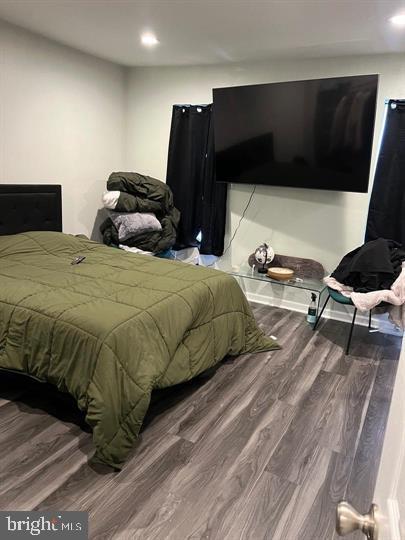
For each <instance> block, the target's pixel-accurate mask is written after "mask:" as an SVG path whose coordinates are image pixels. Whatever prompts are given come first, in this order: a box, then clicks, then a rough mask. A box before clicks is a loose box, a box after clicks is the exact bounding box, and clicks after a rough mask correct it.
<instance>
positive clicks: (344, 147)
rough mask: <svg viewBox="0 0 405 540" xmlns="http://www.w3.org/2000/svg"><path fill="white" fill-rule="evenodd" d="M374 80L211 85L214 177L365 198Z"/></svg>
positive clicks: (365, 78)
mask: <svg viewBox="0 0 405 540" xmlns="http://www.w3.org/2000/svg"><path fill="white" fill-rule="evenodd" d="M377 83H378V75H361V76H356V77H338V78H331V79H317V80H308V81H295V82H283V83H271V84H258V85H253V86H237V87H230V88H215V89H214V90H213V101H214V133H215V161H216V179H217V181H220V182H234V183H241V184H267V185H274V186H290V187H301V188H312V189H327V190H336V191H356V192H363V193H366V192H367V189H368V179H369V174H370V160H371V150H372V144H373V131H374V118H375V109H376V97H377Z"/></svg>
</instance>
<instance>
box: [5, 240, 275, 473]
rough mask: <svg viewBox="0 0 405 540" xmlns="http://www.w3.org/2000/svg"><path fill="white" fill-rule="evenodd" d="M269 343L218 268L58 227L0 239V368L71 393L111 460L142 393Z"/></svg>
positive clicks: (130, 439) (103, 456)
mask: <svg viewBox="0 0 405 540" xmlns="http://www.w3.org/2000/svg"><path fill="white" fill-rule="evenodd" d="M78 255H83V256H85V257H86V259H85V260H84V261H83V262H82V263H80V264H78V265H71V261H72V260H73V258H74V257H76V256H78ZM273 348H278V346H277V344H276V343H275V342H274V341H272V340H270V339H268V338H266V337H265V336H264V335H263V334H262V332H261V331H260V330H259V329H258V327H257V326H256V323H255V320H254V318H253V316H252V312H251V309H250V307H249V304H248V303H247V301H246V299H245V297H244V295H243V293H242V291H241V289H240V288H239V285H238V284H237V282H236V280H235V279H234V278H233V277H231V276H229V275H227V274H225V273H223V272H219V271H216V270H212V269H208V268H203V267H196V266H190V265H187V264H184V263H181V262H173V261H165V260H162V259H156V258H154V257H148V256H142V255H134V254H131V253H125V252H122V251H120V250H117V249H114V248H109V247H106V246H103V245H101V244H97V243H95V242H91V241H90V240H87V239H83V238H78V237H74V236H70V235H65V234H62V233H53V232H31V233H24V234H19V235H15V236H3V237H1V236H0V367H1V368H6V369H13V370H18V371H21V372H25V373H28V374H30V375H32V376H35V377H37V378H39V379H42V380H46V381H48V382H50V383H52V384H54V385H56V386H57V387H58V388H59V389H60V390H61V391H64V392H68V393H69V394H71V395H72V396H73V397H74V398H75V399H76V401H77V403H78V406H79V407H80V409H82V410H84V411H85V413H86V420H87V422H88V423H89V424H90V425H91V426H92V428H93V439H94V444H95V447H96V454H95V459H96V460H98V461H101V462H104V463H107V464H109V465H112V466H114V467H116V468H120V466H121V465H122V463H123V461H124V460H125V458H126V457H127V455H128V453H129V452H130V450H131V448H132V446H133V443H134V441H135V439H136V437H137V435H138V432H139V429H140V427H141V425H142V421H143V418H144V416H145V413H146V410H147V408H148V405H149V401H150V396H151V391H152V389H154V388H163V387H167V386H171V385H174V384H177V383H180V382H183V381H186V380H188V379H191V378H192V377H195V376H196V375H198V374H199V373H201V372H202V371H204V370H206V369H208V368H210V367H211V366H213V365H214V364H216V363H217V362H219V361H220V360H222V359H223V358H224V357H225V356H226V355H228V354H230V355H237V354H240V353H245V352H254V351H264V350H270V349H273Z"/></svg>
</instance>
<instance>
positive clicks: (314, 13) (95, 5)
mask: <svg viewBox="0 0 405 540" xmlns="http://www.w3.org/2000/svg"><path fill="white" fill-rule="evenodd" d="M398 13H404V14H405V1H400V0H0V19H4V20H6V21H9V22H11V23H14V24H17V25H19V26H22V27H24V28H26V29H28V30H31V31H33V32H37V33H39V34H42V35H44V36H46V37H49V38H52V39H54V40H57V41H59V42H61V43H64V44H66V45H70V46H72V47H75V48H77V49H80V50H82V51H85V52H88V53H91V54H94V55H96V56H99V57H101V58H105V59H108V60H112V61H114V62H117V63H119V64H123V65H127V66H140V65H142V66H149V65H190V64H218V63H224V62H241V61H250V60H264V59H267V58H309V57H310V58H316V57H325V56H341V55H353V54H370V53H390V52H401V51H405V28H402V29H400V28H395V27H393V26H392V25H391V24H390V23H389V21H388V19H389V18H390V17H391V16H393V15H396V14H398ZM144 31H153V32H154V33H155V34H156V36H157V38H158V39H159V41H160V44H159V45H157V46H156V47H154V48H150V49H148V48H145V47H144V46H142V45H141V43H140V35H141V34H142V32H144Z"/></svg>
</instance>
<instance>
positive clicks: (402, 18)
mask: <svg viewBox="0 0 405 540" xmlns="http://www.w3.org/2000/svg"><path fill="white" fill-rule="evenodd" d="M390 23H391V24H393V25H394V26H401V27H402V26H405V13H403V14H401V15H394V17H391V19H390Z"/></svg>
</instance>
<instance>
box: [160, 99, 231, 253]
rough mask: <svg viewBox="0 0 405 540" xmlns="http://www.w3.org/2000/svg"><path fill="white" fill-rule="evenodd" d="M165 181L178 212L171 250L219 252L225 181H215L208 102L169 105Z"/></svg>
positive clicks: (222, 224)
mask: <svg viewBox="0 0 405 540" xmlns="http://www.w3.org/2000/svg"><path fill="white" fill-rule="evenodd" d="M166 182H167V184H168V186H169V187H170V188H171V190H172V191H173V197H174V205H175V206H176V208H178V209H179V210H180V212H181V218H180V224H179V228H178V234H177V242H176V245H175V249H182V248H185V247H190V246H197V247H199V249H200V252H201V253H202V254H206V255H217V256H220V255H222V253H223V251H224V236H225V220H226V198H227V184H222V183H219V182H216V181H215V153H214V124H213V110H212V105H174V106H173V114H172V125H171V131H170V142H169V156H168V163H167V179H166ZM200 232H201V237H202V238H201V242H199V241H198V240H197V236H198V235H199V233H200Z"/></svg>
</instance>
